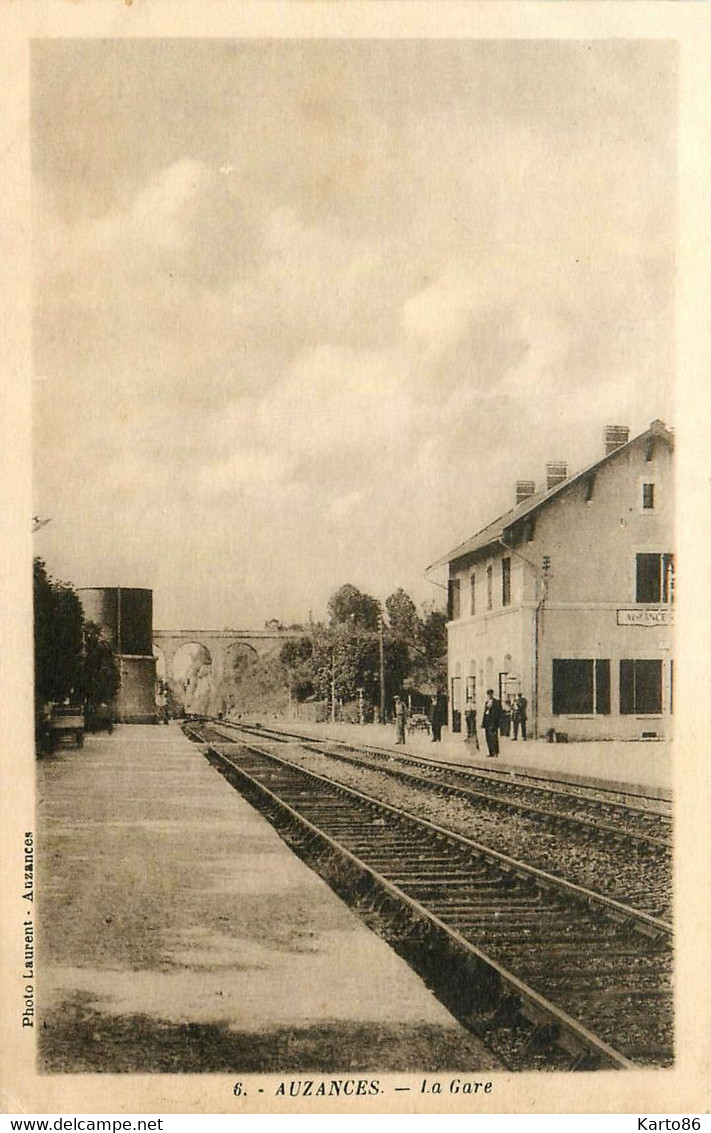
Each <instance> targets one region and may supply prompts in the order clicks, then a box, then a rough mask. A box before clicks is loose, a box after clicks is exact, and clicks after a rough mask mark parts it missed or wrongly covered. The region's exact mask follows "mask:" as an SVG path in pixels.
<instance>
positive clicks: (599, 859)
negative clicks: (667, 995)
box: [215, 722, 672, 919]
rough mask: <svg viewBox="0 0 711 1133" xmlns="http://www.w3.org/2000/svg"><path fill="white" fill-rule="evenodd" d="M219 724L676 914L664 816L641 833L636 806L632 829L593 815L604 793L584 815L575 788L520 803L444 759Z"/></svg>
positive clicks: (647, 906)
mask: <svg viewBox="0 0 711 1133" xmlns="http://www.w3.org/2000/svg"><path fill="white" fill-rule="evenodd" d="M215 727H216V728H217V730H218V731H219V732H222V733H223V734H224V735H225V736H229V735H232V736H233V737H234V736H239V735H244V734H245V732H247V733H248V734H250V735H252V736H258V737H259V740H260V742H261V743H262V744H263V745H266V746H268V747H269V749H270V750H274V749H276V750H277V751H278V750H279V748H280V747H281V748H283V749H286V754H287V757H288V758H290V759H291V760H292V761H293V762H296V763H300V764H301V765H304V766H306V767H307V769H309V768H310V769H311V770H313V771H316V772H319V773H323V774H324V775H328V776H329V777H331V778H335V779H337V780H339V781H340V782H342V783H344V784H345V785H346V786H353V787H356V788H358V789H361V790H363V791H366V792H367V793H370V794H373V795H377V796H378V797H382V798H383V799H384V801H386V802H391V803H394V804H395V805H398V806H401V807H403V808H406V809H408V810H410V811H412V812H413V813H415V814H417V815H419V816H420V817H422V818H429V819H432V820H433V821H436V822H438V823H440V824H442V825H445V826H448V827H451V828H452V829H453V830H455V831H456V832H458V833H460V834H464V835H465V836H469V837H473V838H476V839H477V840H479V841H484V842H487V843H488V844H489V845H491V846H492V847H493V848H495V849H497V850H499V851H500V852H502V853H506V854H511V855H512V856H514V857H521V856H525V857H526V860H527V861H529V862H530V863H531V864H532V865H536V866H538V867H539V868H540V869H544V870H547V871H549V872H551V873H554V874H556V875H557V876H560V877H565V878H567V879H568V880H570V881H573V882H576V883H578V884H580V885H582V886H584V887H587V888H592V889H596V890H599V891H601V892H603V893H606V894H607V895H608V896H610V897H613V898H615V899H617V900H620V901H622V902H624V903H625V904H630V905H633V906H635V907H637V908H639V909H640V910H641V911H644V912H647V913H649V914H651V915H652V916H656V917H660V918H663V919H666V918H669V917H670V916H671V903H672V883H671V875H672V854H671V845H670V840H669V826H668V825H667V824H665V823H664V819H665V818H666V816H662V824H661V826H657V827H655V826H652V827H651V828H650V827H646V828H644V829H640V828H639V826H638V824H637V822H636V818H637V814H636V811H637V810H638V809H639V808H637V807H634V808H633V810H632V818H631V823H628V822H626V821H625V818H626V813H625V810H624V808H623V807H621V806H618V805H616V808H615V814H614V815H613V817H612V818H611V819H610V820H608V821H605V822H603V821H601V819H600V818H599V817H597V814H598V812H597V810H596V809H595V808H596V806H597V803H598V802H599V801H600V799H598V797H597V796H598V795H602V792H597V791H596V794H595V795H593V798H592V809H590V808H588V809H583V813H582V814H581V813H580V809H581V808H580V797H581V796H580V793H579V790H578V789H577V788H576V789H575V790H574V791H573V792H572V793H571V794H567V793H565V792H564V791H563V790H562V788H561V789H558V790H556V791H554V792H547V791H546V790H545V789H540V790H539V789H537V790H536V793H535V795H534V798H535V800H536V802H535V804H534V803H533V802H532V801H531V793H530V792H529V791H528V788H527V787H525V786H524V787H523V788H522V790H523V796H521V794H519V792H518V783H517V782H515V781H513V780H512V779H511V776H509V778H508V780H506V779H505V778H504V780H503V787H502V780H501V779H500V778H496V779H494V780H491V781H490V780H488V779H487V777H486V773H484V774H478V772H477V769H473V773H472V774H471V775H470V773H469V769H465V770H464V771H462V769H461V768H456V767H455V768H447V767H445V768H442V767H441V766H440V765H439V764H438V763H437V762H436V761H428V760H421V761H420V762H416V757H415V758H414V760H413V759H411V758H410V757H409V756H408V757H405V758H404V759H403V758H402V757H401V756H400V754H399V753H395V752H392V751H390V752H389V751H387V749H375V757H373V749H370V748H363V749H360V748H356V747H355V746H354V745H346V746H345V747H343V746H342V745H338V746H337V747H336V748H335V749H334V747H333V745H332V744H331V741H330V740H321V741H317V740H312V739H310V738H305V737H299V738H298V739H297V738H296V737H295V736H294V735H293V733H286V732H282V731H281V730H275V729H271V728H262V727H259V726H256V727H255V726H247V727H246V728H244V727H243V726H241V725H233V724H224V723H223V722H219V723H216V724H215ZM241 727H242V729H243V730H242V731H241V732H240V728H241ZM277 745H278V746H277ZM413 763H414V764H415V765H414V766H413ZM505 774H506V773H504V776H505ZM462 784H464V785H462ZM472 784H473V786H472ZM505 788H508V790H506V789H505ZM551 799H552V800H553V802H551V801H550V800H551ZM587 801H588V800H587V799H585V798H583V802H584V803H585V802H587ZM601 801H602V803H603V805H604V804H605V803H606V802H607V800H606V799H605V798H604V795H602V799H601ZM591 814H592V815H595V817H591ZM653 817H656V816H653Z"/></svg>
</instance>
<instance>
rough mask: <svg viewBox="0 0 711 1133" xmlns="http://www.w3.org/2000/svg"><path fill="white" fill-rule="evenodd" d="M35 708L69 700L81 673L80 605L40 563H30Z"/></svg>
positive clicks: (81, 621) (65, 584) (37, 561)
mask: <svg viewBox="0 0 711 1133" xmlns="http://www.w3.org/2000/svg"><path fill="white" fill-rule="evenodd" d="M33 583H34V639H35V705H36V707H37V708H38V709H39V708H41V707H42V705H44V704H46V703H47V702H48V701H57V700H64V699H65V698H66V697H69V696H72V695H73V693H74V690H75V688H76V686H77V685H78V682H79V679H80V676H81V671H82V645H83V641H82V625H83V616H82V609H81V603H80V601H79V598H78V596H77V595H76V594H75V592H74V590H73V589H72V588H71V586H69V585H68V584H67V583H65V582H55V581H54V579H52V578H51V577H50V575H49V574H48V573H47V568H46V566H45V564H44V562H43V561H42V559H39V558H36V559H35V560H34V563H33Z"/></svg>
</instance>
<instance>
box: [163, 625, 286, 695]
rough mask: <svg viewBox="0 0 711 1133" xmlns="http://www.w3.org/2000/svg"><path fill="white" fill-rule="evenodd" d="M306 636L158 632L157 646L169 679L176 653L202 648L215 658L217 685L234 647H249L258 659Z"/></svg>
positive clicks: (256, 632)
mask: <svg viewBox="0 0 711 1133" xmlns="http://www.w3.org/2000/svg"><path fill="white" fill-rule="evenodd" d="M303 636H304V630H294V629H282V630H276V629H273V630H270V629H155V630H153V644H154V645H157V646H159V648H160V650H161V652H162V653H163V656H164V657H165V679H166V680H168V681H172V680H173V679H174V676H175V669H174V661H175V654H176V653H177V652H178V650H179V649H180V648H181V647H182V646H183V645H202V646H203V648H204V649H206V650H207V652H208V653H209V654H210V657H211V659H212V675H213V680H214V681H215V682H217V681H219V680H221V678H222V676H223V674H224V672H225V660H226V658H227V653H228V650H229V649H230V647H231V646H232V645H246V646H247V648H248V649H251V650H252V651H253V652H254V654H255V656H257V657H259V656H263V655H264V654H265V653H269V652H270V651H271V650H272V649H273V648H274V646H275V644H276V643H277V642H280V641H288V640H289V639H290V638H299V637H303Z"/></svg>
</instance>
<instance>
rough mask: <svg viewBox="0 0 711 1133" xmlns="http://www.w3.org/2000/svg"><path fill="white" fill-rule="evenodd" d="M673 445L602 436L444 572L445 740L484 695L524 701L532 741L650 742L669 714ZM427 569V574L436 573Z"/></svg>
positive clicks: (525, 494) (525, 486)
mask: <svg viewBox="0 0 711 1133" xmlns="http://www.w3.org/2000/svg"><path fill="white" fill-rule="evenodd" d="M673 452H674V438H673V434H672V433H671V431H670V430H669V429H667V427H666V426H665V425H664V423H663V422H662V421H653V422H652V424H651V425H650V427H649V428H648V429H647V430H646V431H645V432H643V433H641V434H640V435H639V436H636V437H633V438H632V439H630V438H629V430H628V429H626V428H624V427H620V426H608V428H607V429H606V430H605V448H604V452H603V454H602V456H601V457H600V459H599V460H597V461H596V462H595V463H593V464H591V465H589V467H587V468H584V469H583V470H582V471H580V472H576V473H575V474H574V475H569V474H568V469H567V467H566V465H565V464H563V463H561V462H556V463H551V464H548V465H547V469H546V471H547V477H546V486H545V489H544V490H542V491H537V490H536V484H535V483H534V482H532V481H519V482H518V483H517V485H516V497H515V502H514V506H513V507H512V508H511V510H510V511H508V512H506V513H505V514H504V515H502V516H500V517H499V518H498V519H496V520H494V521H493V522H492V523H490V524H489V525H488V526H487V527H485V528H483V529H482V530H481V531H479V532H478V533H477V534H476V535H474V536H473V537H472V538H471V539H468V540H467V541H466V542H465V543H462V544H461V545H460V546H458V547H455V548H454V550H452V551H450V552H449V554H447V555H445V556H443V558H441V559H439V560H438V561H437V562H436V563H434V564H433V567H442V566H445V565H447V566H448V568H449V579H448V589H449V611H448V625H447V630H448V680H449V690H448V691H449V713H450V719H449V724H450V728H451V729H452V730H453V731H455V732H456V731H461V729H462V720H463V715H464V711H465V708H466V705H467V701H468V700H470V701H472V702H473V703H474V704H475V706H476V707H477V709H478V719H480V718H481V708H482V705H483V702H484V698H485V695H486V689H488V688H493V689H494V690H495V692H496V695H498V696H499V697H500V699H501V701H502V703H503V705H504V706H506V705H507V704H510V702H511V700H512V699H513V697H514V696H515V695H516V694H517V693H519V692H520V693H522V694H523V696H524V697H525V698H526V700H527V701H528V733H529V736H530V737H531V736H532V737H534V738H535V737H542V736H545V735H549V736H552V734H553V733H556V734H557V736H558V737H559V738H561V739H563V738H568V739H570V740H581V739H583V740H584V739H630V740H631V739H655V738H668V737H670V735H671V721H672V713H673V704H674V660H673V610H674V540H673V536H674V528H673V519H674V497H673V491H674V488H673ZM430 569H432V568H430Z"/></svg>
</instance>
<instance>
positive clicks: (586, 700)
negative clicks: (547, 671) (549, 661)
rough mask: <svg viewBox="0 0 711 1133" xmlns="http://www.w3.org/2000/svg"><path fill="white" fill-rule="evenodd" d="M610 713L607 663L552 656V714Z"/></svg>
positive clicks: (605, 714) (584, 714) (602, 660)
mask: <svg viewBox="0 0 711 1133" xmlns="http://www.w3.org/2000/svg"><path fill="white" fill-rule="evenodd" d="M609 713H610V662H609V661H608V660H606V659H601V660H580V659H578V658H567V657H564V658H563V657H561V658H558V657H556V658H554V660H553V715H554V716H591V715H593V714H595V715H598V716H607V715H609Z"/></svg>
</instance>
